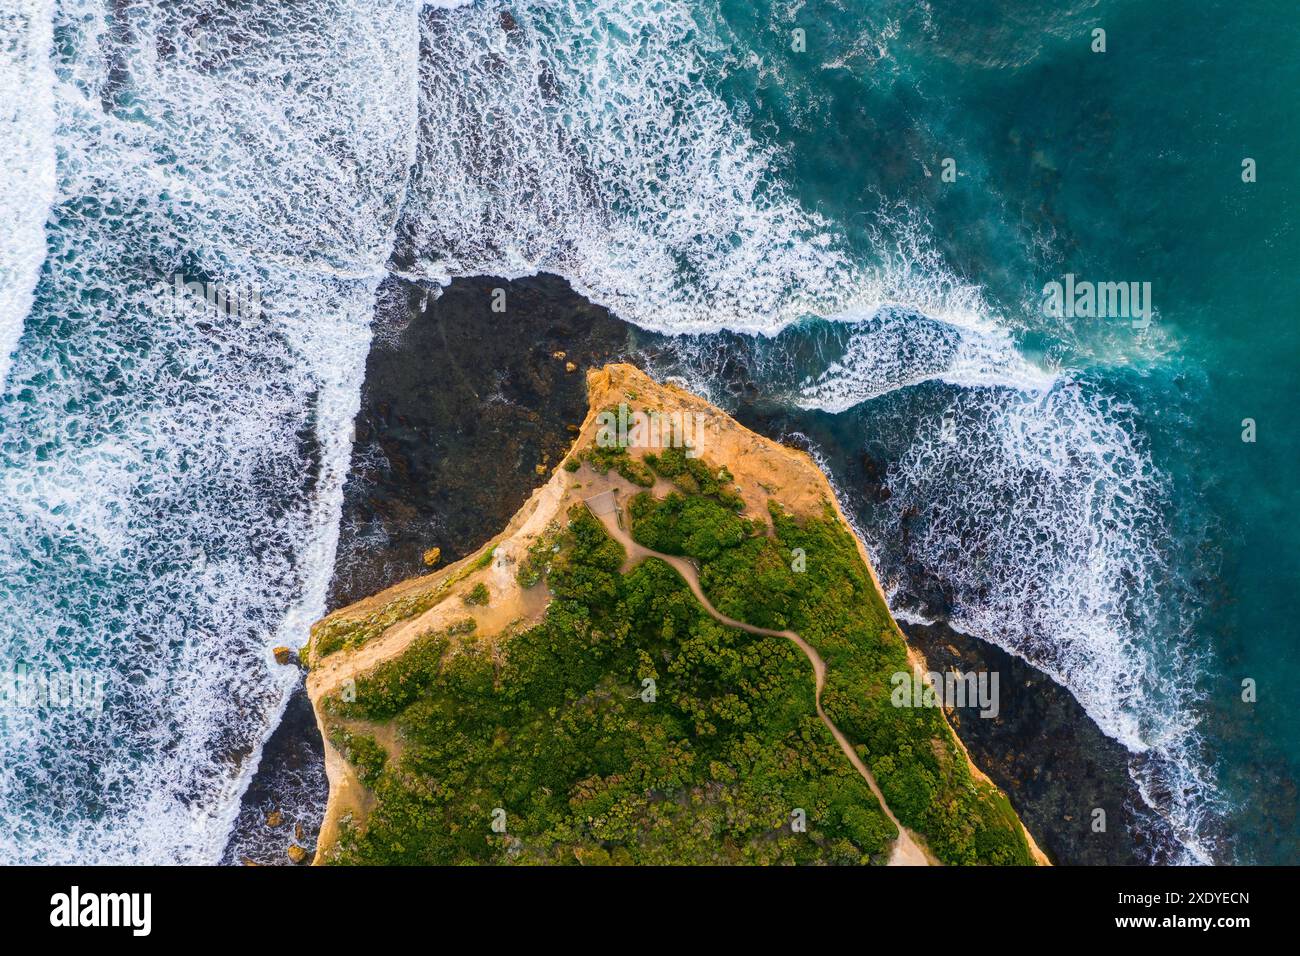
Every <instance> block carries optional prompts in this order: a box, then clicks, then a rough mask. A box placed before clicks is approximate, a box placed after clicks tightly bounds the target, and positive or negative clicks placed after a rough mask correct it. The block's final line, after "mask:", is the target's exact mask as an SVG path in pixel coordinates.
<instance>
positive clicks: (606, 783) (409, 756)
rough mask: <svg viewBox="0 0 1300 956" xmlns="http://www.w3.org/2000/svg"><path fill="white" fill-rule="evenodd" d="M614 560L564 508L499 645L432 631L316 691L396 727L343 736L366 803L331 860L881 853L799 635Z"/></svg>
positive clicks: (357, 714) (613, 545)
mask: <svg viewBox="0 0 1300 956" xmlns="http://www.w3.org/2000/svg"><path fill="white" fill-rule="evenodd" d="M623 559H624V553H623V549H622V548H621V546H619V545H618V544H617V542H614V541H612V540H611V539H610V538H609V537H608V536H607V535H606V534H605V531H604V529H603V528H601V527H600V525H599V523H598V522H597V521H595V519H594V518H592V517H591V516H590V515H589V514H587V512H586V511H585V509H575V511H574V512H573V514H572V515H571V521H570V524H569V527H568V528H567V529H566V530H565V532H564V533H563V535H562V536H561V551H560V553H559V554H558V555H557V556H556V559H555V561H554V567H553V569H552V571H551V573H550V575H549V584H550V586H551V588H552V590H553V591H554V593H555V599H554V600H553V601H552V602H551V604H550V607H549V608H548V611H547V614H546V618H545V620H544V621H543V623H542V624H540V625H538V626H537V627H534V628H532V629H530V630H528V631H526V632H524V633H521V634H517V635H514V636H513V637H511V638H509V639H508V640H506V641H504V642H502V644H501V645H500V647H499V649H498V654H499V659H497V660H494V658H493V655H492V654H491V653H490V652H488V651H487V650H484V649H480V648H479V647H478V645H476V644H475V643H474V642H473V640H472V639H470V640H469V641H468V642H464V643H458V644H457V645H456V650H455V651H452V650H451V647H452V646H453V642H452V641H451V640H449V638H448V636H446V635H440V634H429V635H426V636H424V637H422V638H419V639H417V641H416V642H415V643H414V644H413V645H412V647H411V648H410V649H408V651H407V652H406V653H405V654H404V655H403V656H402V657H400V658H397V659H395V660H392V661H389V662H387V663H385V664H383V665H380V666H379V667H378V668H376V669H375V670H374V671H372V672H370V673H369V674H368V675H365V676H364V677H362V678H361V679H360V680H359V681H358V682H357V688H356V691H357V693H356V701H355V702H353V703H345V702H343V701H341V700H338V699H337V698H329V699H327V700H326V701H325V704H324V709H325V713H326V715H327V721H329V722H332V723H334V724H336V725H339V726H341V721H343V720H347V721H349V723H351V722H352V721H373V722H382V721H387V720H396V721H397V724H398V727H399V729H400V731H401V735H402V739H403V742H404V746H403V749H402V753H401V756H400V758H399V759H397V760H388V761H386V762H385V761H383V760H381V759H376V757H375V754H374V748H373V747H371V746H369V742H368V741H367V740H366V739H365V738H364V737H363V736H362V735H359V734H356V733H354V734H352V736H351V738H350V739H349V742H350V743H351V747H350V748H349V753H350V754H353V755H355V757H356V759H358V760H364V766H362V767H361V769H362V770H363V771H364V772H365V774H366V776H367V782H368V783H370V785H371V786H372V789H373V791H374V793H375V795H376V797H377V806H376V807H375V809H374V810H373V811H372V812H371V813H370V815H369V817H368V819H367V821H366V826H365V829H364V831H359V830H356V829H349V828H345V830H344V833H343V836H342V838H341V839H340V842H339V844H338V846H337V848H336V851H335V853H334V856H333V860H334V862H341V863H374V864H446V863H467V862H478V863H503V862H519V863H529V862H554V863H572V862H583V863H587V864H592V863H606V862H616V863H812V862H828V863H863V862H869V861H875V862H882V861H883V859H884V857H885V854H886V851H887V850H888V848H889V844H890V842H891V841H892V839H893V838H894V836H895V831H894V828H893V826H892V824H890V823H889V821H888V820H887V819H886V818H885V816H884V815H883V813H882V812H881V811H880V809H879V805H878V804H877V802H876V800H875V798H874V797H873V796H872V794H871V792H870V790H869V789H868V788H867V786H866V784H865V783H864V782H863V781H862V779H861V778H860V777H859V776H858V775H857V774H856V773H855V772H854V771H853V770H852V768H851V767H850V766H849V764H848V762H847V761H845V760H844V757H843V755H842V754H840V753H839V751H838V748H837V747H836V745H835V743H834V741H833V740H832V739H831V737H830V734H829V733H828V732H827V731H826V729H825V728H824V727H823V726H822V724H821V723H820V722H819V721H818V719H817V717H816V716H815V714H814V711H813V702H812V680H811V674H810V671H809V667H808V663H807V661H806V660H805V659H804V658H803V656H802V655H801V654H800V653H799V652H798V650H797V649H796V648H794V647H793V646H792V645H791V644H790V643H789V642H788V641H785V640H782V639H780V638H762V637H756V636H754V635H750V634H746V633H744V632H741V631H736V630H732V629H729V628H725V627H723V626H721V625H719V624H718V623H717V622H715V621H713V620H712V619H711V618H709V617H708V616H707V615H706V614H705V613H704V612H703V611H702V610H701V609H700V608H699V606H698V604H697V603H696V602H695V600H694V599H693V598H692V597H691V595H690V592H689V591H688V590H687V588H686V586H685V585H684V584H683V582H682V581H681V579H680V578H679V577H678V576H677V575H676V573H675V572H673V571H672V570H671V569H670V568H668V567H667V566H666V565H664V564H663V563H662V562H658V561H650V562H646V563H644V564H642V565H641V566H639V567H638V568H636V569H635V570H633V571H632V572H630V573H629V574H628V575H626V576H623V575H621V574H620V573H619V571H618V569H619V567H620V565H621V564H622V562H623ZM646 678H650V679H652V680H653V681H654V682H655V685H656V691H657V699H656V700H655V701H654V702H653V703H650V702H646V701H643V700H642V699H641V691H642V690H643V686H644V685H643V683H642V682H643V680H645V679H646ZM353 726H356V725H355V724H353ZM340 739H343V738H342V735H341V734H340ZM497 808H501V809H504V810H505V811H506V833H505V834H499V833H494V832H493V831H492V830H491V828H490V823H491V821H492V816H493V812H494V811H495V810H496V809H497ZM796 808H801V809H803V810H804V812H805V814H806V819H807V832H800V833H796V832H793V831H792V828H791V826H790V820H791V813H792V811H794V810H795V809H796Z"/></svg>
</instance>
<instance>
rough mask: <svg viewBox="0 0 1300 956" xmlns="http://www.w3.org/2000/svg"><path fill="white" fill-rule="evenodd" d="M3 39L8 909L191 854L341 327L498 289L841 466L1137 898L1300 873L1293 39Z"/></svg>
mask: <svg viewBox="0 0 1300 956" xmlns="http://www.w3.org/2000/svg"><path fill="white" fill-rule="evenodd" d="M11 6H12V7H13V12H6V13H5V14H3V15H0V39H3V41H4V42H3V44H0V48H2V49H3V51H4V52H3V60H0V91H3V92H2V93H0V96H3V100H0V102H3V103H4V106H5V110H4V113H3V114H0V116H2V117H3V119H2V120H0V157H3V160H4V164H3V166H4V169H5V175H6V180H7V182H6V188H5V189H3V190H0V219H2V220H3V222H4V224H5V229H4V231H3V233H0V376H3V393H2V397H0V607H3V608H4V609H5V610H6V612H7V613H5V614H3V615H0V670H3V671H4V673H5V674H7V675H10V676H11V680H10V683H11V684H14V683H25V684H26V685H28V686H30V685H32V684H33V683H34V682H37V681H38V680H39V679H41V678H44V679H46V680H47V681H48V680H49V679H50V678H51V676H52V675H65V676H66V675H76V676H78V677H79V678H80V677H84V678H86V679H89V680H91V681H92V682H96V681H97V682H98V683H95V684H94V686H96V687H102V695H100V696H101V698H102V699H97V700H95V701H94V704H95V706H83V707H75V706H48V705H46V706H32V705H31V704H30V701H25V700H24V699H23V698H22V695H21V694H19V693H15V692H13V690H12V688H11V691H10V693H9V694H8V696H7V698H6V700H5V701H4V703H6V704H7V706H3V707H0V862H47V863H58V862H73V861H76V862H111V861H147V862H215V861H217V860H218V859H220V858H221V856H222V851H223V848H224V847H225V844H226V839H227V835H228V833H229V831H230V828H231V826H232V824H233V821H234V819H235V816H236V814H237V813H238V809H239V801H240V797H241V794H242V793H243V791H244V789H245V788H246V787H247V786H248V783H249V780H250V779H251V776H252V773H253V771H254V770H255V768H256V766H257V762H258V760H259V757H260V754H261V748H262V746H263V744H264V742H265V740H266V738H267V736H268V735H269V733H270V732H271V730H272V729H273V728H274V727H275V725H276V724H277V722H278V720H279V718H280V716H281V714H282V713H283V711H284V708H285V706H286V702H287V700H288V698H289V695H290V693H291V692H292V690H293V687H294V686H295V683H296V681H297V679H298V677H297V674H296V672H294V671H293V669H292V668H281V667H277V666H276V665H275V664H274V663H273V660H272V655H271V648H272V647H274V646H276V645H288V646H291V647H296V646H298V645H300V644H302V643H303V642H304V641H305V638H306V634H307V628H308V626H309V624H310V622H311V621H313V620H314V619H316V618H317V617H318V616H319V615H320V614H321V613H322V612H323V610H324V608H325V602H326V599H327V588H328V584H329V577H330V573H331V568H332V565H333V560H334V554H335V549H336V546H337V542H338V536H339V514H340V507H341V501H342V487H343V481H344V479H345V478H346V475H347V470H348V461H349V454H350V452H351V442H352V435H351V428H352V419H353V416H354V415H355V414H356V411H357V408H358V403H359V395H360V391H361V385H362V378H363V374H364V369H365V361H366V354H367V349H368V347H369V343H370V338H371V334H372V330H371V320H372V317H373V315H374V311H375V306H376V294H377V290H378V289H379V286H380V283H381V281H382V280H383V279H384V277H385V276H387V275H398V276H401V277H403V278H405V279H408V280H412V281H417V282H422V283H426V284H428V285H429V286H430V287H431V288H435V289H436V287H437V286H439V285H441V284H445V283H447V282H448V281H450V280H451V279H454V278H457V277H466V276H475V275H484V274H486V275H495V276H504V277H517V276H525V275H531V274H534V273H537V272H541V271H545V272H551V273H556V274H558V275H561V276H563V277H564V278H565V279H566V280H567V281H568V282H569V283H570V285H572V287H573V288H574V289H576V290H577V291H578V292H580V293H581V294H582V295H584V296H585V297H587V298H588V299H589V300H591V301H592V302H595V303H599V304H600V305H603V306H605V307H607V308H609V309H610V310H611V311H612V312H613V313H614V314H616V315H617V316H619V317H620V318H622V319H625V320H628V321H630V322H633V323H635V324H637V325H638V326H641V327H642V328H645V329H647V330H650V331H653V332H657V333H664V334H667V335H669V336H672V342H673V343H674V344H673V348H674V349H675V351H676V363H675V364H676V367H677V371H678V372H679V374H681V375H682V376H683V377H684V378H685V379H686V380H687V382H688V383H689V384H690V386H691V387H692V388H694V389H696V390H698V391H700V392H701V393H704V394H707V395H709V396H710V397H712V398H714V399H715V400H716V401H718V402H719V403H720V404H722V405H723V406H724V407H725V406H728V405H729V404H732V403H733V399H732V397H731V396H729V395H728V394H727V393H726V391H725V389H723V388H722V387H721V382H722V381H723V380H724V378H725V370H726V366H727V364H728V363H731V362H735V361H737V360H741V359H743V360H744V361H745V362H746V363H747V366H748V367H749V368H750V369H751V371H752V372H753V373H754V374H755V375H756V376H757V379H758V380H759V381H760V383H761V385H762V392H763V400H764V401H765V402H769V403H771V404H772V405H774V406H778V407H780V406H784V407H787V408H790V409H798V410H800V412H801V413H804V414H808V415H815V416H818V417H819V420H820V421H821V422H822V423H823V426H824V428H825V429H826V432H827V433H828V434H833V435H835V436H836V441H837V445H838V446H839V447H840V448H842V449H852V450H855V451H856V452H857V453H858V454H861V455H866V456H869V457H870V458H871V459H872V460H873V461H877V462H881V463H883V464H882V468H883V469H884V471H885V476H886V477H885V480H886V483H887V485H888V487H889V490H890V494H889V495H888V496H877V497H876V498H875V499H873V501H872V502H871V504H870V505H869V506H867V507H864V508H863V509H861V510H860V511H859V512H858V514H857V515H856V520H857V521H858V524H859V529H860V532H861V534H862V535H863V537H864V539H865V540H866V543H867V545H868V547H869V549H870V551H871V553H872V555H873V556H874V557H875V559H876V562H877V565H878V567H879V570H880V573H881V577H882V580H883V581H884V583H885V585H886V589H887V591H888V592H889V595H890V600H891V603H892V605H893V607H894V610H895V612H896V614H898V615H899V616H900V617H901V618H903V619H905V620H927V619H931V618H934V617H937V616H941V617H942V618H943V619H944V620H946V621H947V622H948V623H949V624H951V625H952V626H953V627H954V628H956V629H958V630H961V631H965V632H967V633H971V634H975V635H977V636H979V637H982V638H984V639H986V640H988V641H990V642H992V643H994V644H996V645H998V646H999V647H1001V648H1003V649H1005V650H1007V651H1009V652H1011V653H1013V654H1015V655H1017V656H1019V657H1021V658H1023V659H1025V660H1027V661H1029V662H1031V663H1033V664H1035V665H1036V666H1038V667H1039V668H1040V669H1041V670H1043V671H1044V672H1046V673H1047V674H1048V675H1050V676H1051V678H1052V679H1053V680H1055V681H1056V682H1057V683H1058V684H1060V685H1061V686H1062V687H1064V688H1065V689H1066V690H1068V691H1069V692H1070V693H1071V694H1072V695H1073V696H1074V697H1075V698H1076V699H1077V700H1078V702H1079V703H1080V705H1081V706H1082V707H1083V709H1084V710H1085V711H1086V713H1087V714H1088V716H1089V717H1090V718H1091V720H1092V721H1094V722H1095V723H1096V724H1097V726H1098V727H1099V728H1100V729H1101V730H1102V731H1103V732H1104V733H1105V734H1106V735H1108V736H1110V737H1111V738H1113V739H1114V740H1116V741H1118V742H1120V743H1121V744H1123V746H1124V747H1125V748H1127V750H1128V752H1129V753H1130V755H1131V763H1130V768H1129V769H1130V773H1131V775H1132V776H1133V778H1134V780H1135V781H1137V783H1138V785H1139V788H1140V790H1141V792H1142V795H1143V799H1144V801H1146V803H1147V804H1148V807H1149V809H1150V810H1151V812H1153V813H1155V814H1157V815H1158V816H1159V817H1160V818H1161V819H1162V820H1163V821H1164V822H1165V824H1166V825H1167V826H1169V827H1170V828H1171V829H1172V831H1173V832H1174V833H1175V834H1176V835H1177V838H1178V841H1179V844H1180V846H1181V847H1182V851H1181V854H1180V859H1181V861H1183V862H1188V863H1195V862H1229V861H1236V862H1275V863H1283V862H1295V861H1296V860H1297V858H1300V847H1298V846H1297V835H1296V833H1295V829H1294V825H1293V824H1294V819H1295V816H1296V812H1297V804H1298V802H1300V796H1298V794H1297V785H1296V781H1297V779H1300V726H1298V724H1300V718H1297V716H1296V714H1295V711H1294V710H1293V709H1291V708H1289V707H1288V698H1287V694H1288V691H1289V688H1290V686H1292V685H1293V684H1294V683H1295V682H1296V680H1297V679H1300V641H1297V638H1296V630H1295V626H1294V625H1293V624H1292V623H1291V621H1290V617H1289V614H1288V613H1287V612H1288V610H1289V609H1288V607H1287V604H1288V603H1289V599H1290V598H1291V596H1292V595H1293V594H1294V593H1295V592H1296V584H1297V579H1298V578H1300V559H1298V558H1297V555H1296V553H1295V549H1294V547H1293V546H1292V541H1293V537H1294V535H1293V529H1294V519H1293V517H1292V516H1293V515H1294V514H1296V508H1297V505H1300V502H1297V500H1296V498H1297V494H1298V492H1297V488H1298V487H1300V483H1298V482H1297V480H1296V478H1297V475H1296V470H1297V462H1300V428H1297V426H1296V424H1295V422H1294V420H1293V418H1292V416H1291V415H1290V414H1289V408H1288V404H1289V400H1290V399H1291V397H1292V395H1293V394H1294V392H1295V389H1296V384H1297V378H1298V376H1297V370H1298V369H1300V332H1297V330H1296V328H1295V323H1294V322H1293V321H1292V317H1291V312H1290V310H1291V308H1292V306H1293V303H1294V302H1295V301H1296V299H1297V295H1296V293H1297V292H1300V289H1297V285H1300V275H1298V274H1297V272H1298V270H1297V269H1296V265H1297V263H1300V256H1297V252H1298V250H1297V237H1296V235H1295V229H1294V226H1293V221H1294V218H1295V217H1294V213H1295V212H1296V200H1297V187H1298V186H1300V180H1298V177H1297V172H1296V170H1295V168H1294V160H1293V157H1295V156H1296V155H1298V152H1297V148H1296V147H1297V145H1298V144H1297V139H1298V138H1300V134H1298V133H1297V127H1296V124H1295V123H1294V122H1288V121H1290V120H1291V119H1292V118H1291V116H1290V115H1289V114H1290V112H1291V110H1290V106H1289V102H1290V94H1291V93H1292V92H1293V91H1294V90H1295V89H1297V84H1298V81H1300V75H1298V74H1300V66H1297V58H1296V56H1295V51H1296V50H1297V43H1298V41H1300V14H1298V13H1297V11H1296V10H1295V9H1294V6H1293V5H1290V4H1283V3H1281V2H1278V0H1268V2H1266V0H1259V2H1254V3H1250V2H1237V3H1227V2H1216V0H1207V2H1203V3H1198V4H1195V5H1185V6H1187V7H1188V8H1187V9H1183V5H1180V6H1179V7H1178V8H1171V6H1170V5H1168V4H1163V3H1157V2H1153V0H1088V2H1084V0H1075V2H1070V3H1059V2H1057V3H1049V2H1046V0H1041V2H1032V0H1006V2H1000V3H977V4H976V3H969V2H960V3H959V2H939V0H930V2H901V0H900V2H888V0H881V2H850V0H840V2H803V0H791V2H784V3H767V2H740V0H734V2H733V0H725V2H724V0H696V2H689V3H686V2H681V3H678V2H668V0H630V2H629V0H585V2H578V0H560V2H552V3H503V2H488V0H478V2H475V3H471V4H463V5H457V4H454V3H453V4H450V5H449V4H434V3H423V4H421V3H417V2H412V0H403V2H397V0H374V2H368V3H360V2H355V3H347V2H343V0H317V2H314V3H299V2H288V3H259V2H249V3H245V4H240V5H227V6H221V7H218V8H214V7H213V6H212V5H210V4H200V3H190V2H176V3H157V2H155V3H147V2H127V0H75V2H57V3H56V2H41V0H22V2H19V3H17V4H16V5H11ZM1097 31H1103V32H1102V33H1098V32H1097ZM1051 283H1059V284H1060V286H1061V288H1062V289H1069V290H1070V291H1071V293H1074V292H1075V291H1076V290H1080V289H1086V290H1089V293H1090V296H1089V297H1088V298H1080V297H1077V296H1075V295H1071V296H1069V305H1070V306H1071V308H1068V309H1055V308H1053V307H1052V304H1051V302H1050V299H1049V297H1047V296H1045V295H1044V291H1043V290H1044V288H1045V287H1048V288H1050V287H1051V286H1050V284H1051ZM1093 290H1096V291H1097V293H1098V295H1096V296H1092V295H1091V292H1092V291H1093ZM1121 292H1122V293H1123V296H1122V297H1121V295H1120V294H1121ZM1103 294H1104V295H1103ZM1103 298H1104V307H1102V308H1097V307H1096V306H1097V305H1098V302H1102V301H1103ZM1139 303H1140V305H1139ZM837 460H838V459H837V456H828V457H827V463H828V467H830V469H831V471H832V477H833V478H836V479H837V480H840V481H848V480H849V478H848V476H847V475H846V474H843V473H841V474H838V475H837V474H836V465H835V462H836V461H837ZM936 594H938V595H939V597H937V598H936V597H935V595H936ZM1083 812H1084V814H1085V815H1086V809H1085V810H1084V811H1083Z"/></svg>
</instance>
